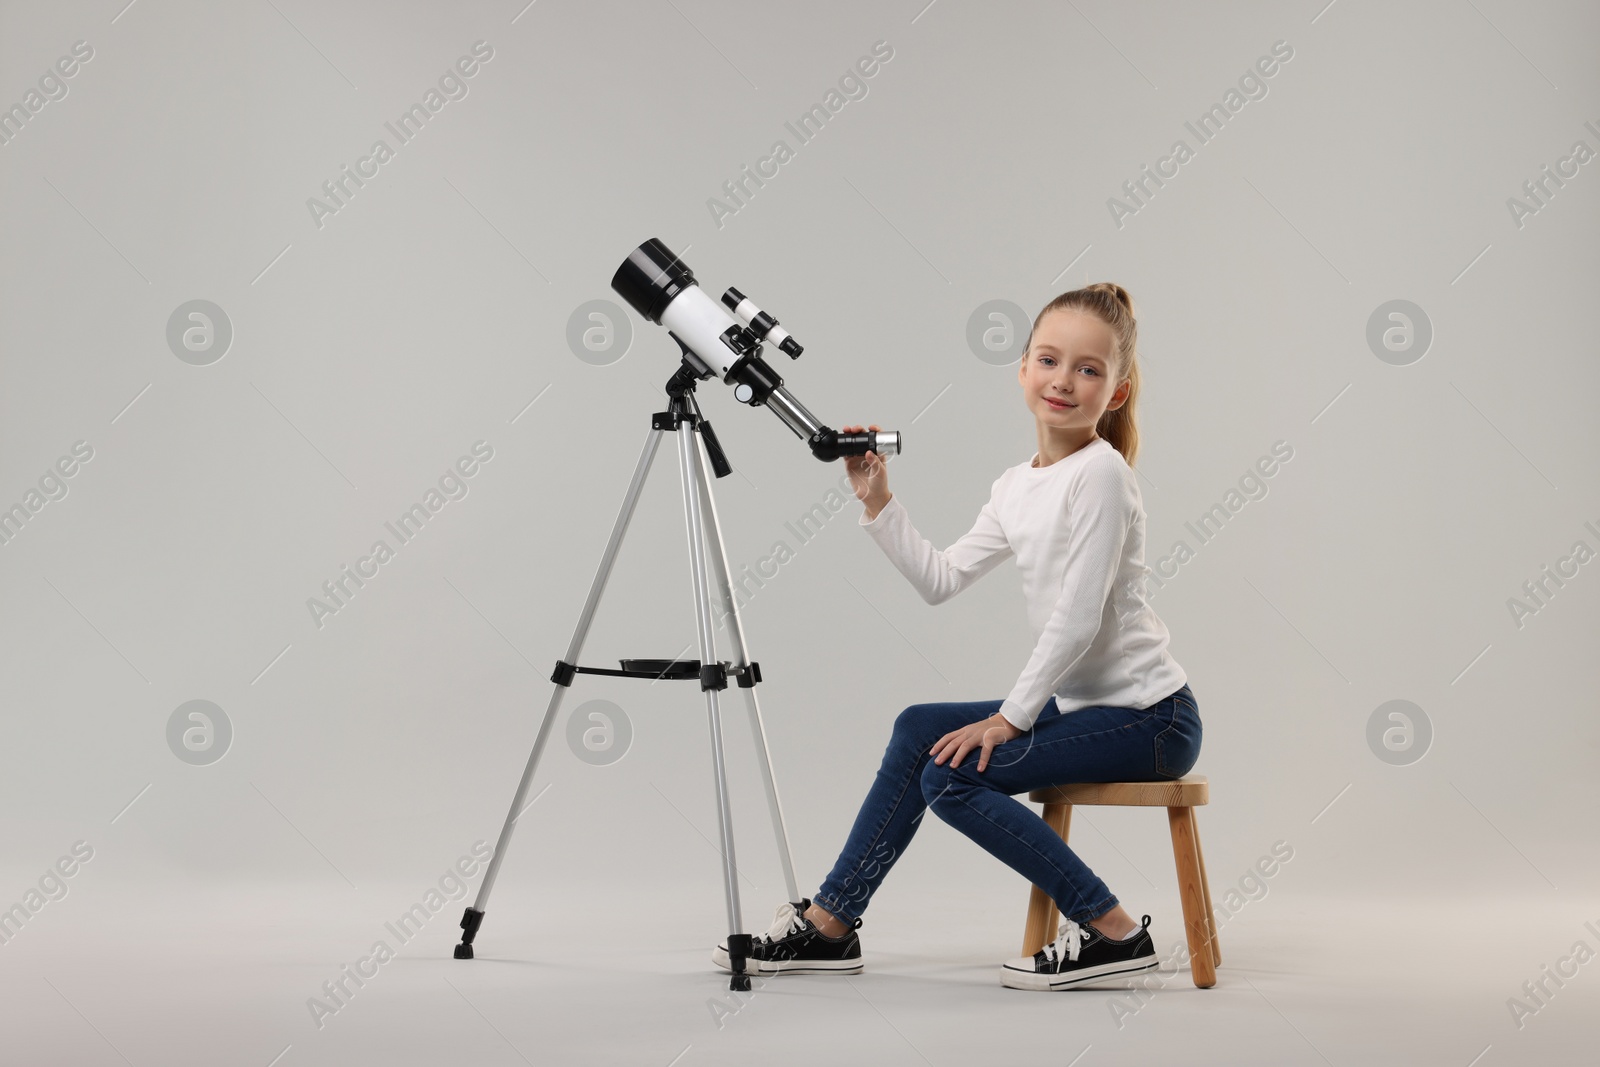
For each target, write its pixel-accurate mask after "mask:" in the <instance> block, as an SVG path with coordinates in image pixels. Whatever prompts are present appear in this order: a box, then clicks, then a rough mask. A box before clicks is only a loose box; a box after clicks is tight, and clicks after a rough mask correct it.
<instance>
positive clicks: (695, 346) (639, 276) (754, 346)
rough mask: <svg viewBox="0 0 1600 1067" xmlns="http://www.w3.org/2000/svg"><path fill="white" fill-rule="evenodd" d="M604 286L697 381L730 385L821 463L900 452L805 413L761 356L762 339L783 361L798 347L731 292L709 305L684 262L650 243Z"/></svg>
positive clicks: (894, 438)
mask: <svg viewBox="0 0 1600 1067" xmlns="http://www.w3.org/2000/svg"><path fill="white" fill-rule="evenodd" d="M611 288H612V289H614V290H616V291H617V293H618V294H619V295H621V297H622V298H623V299H624V300H626V301H627V302H628V304H629V305H630V306H631V307H632V308H633V310H635V311H637V312H638V313H639V314H640V315H642V316H644V317H645V318H646V319H648V320H649V321H651V322H653V323H655V324H656V325H658V326H665V327H666V328H667V332H668V333H669V334H670V335H671V337H672V339H673V340H674V341H677V342H678V347H679V348H681V349H682V350H683V359H684V362H685V363H686V364H687V365H688V366H689V367H690V369H691V370H692V372H693V373H694V374H695V376H696V377H697V378H700V379H705V378H710V377H713V376H715V377H718V378H721V379H722V381H723V382H724V383H725V384H727V385H731V386H733V395H734V398H735V399H736V400H738V401H739V402H740V403H741V404H749V405H750V406H751V407H757V406H762V407H766V408H768V409H769V410H771V411H772V412H773V414H775V415H777V416H778V418H779V419H780V420H782V422H783V424H784V425H785V426H787V427H789V429H791V430H793V431H794V433H795V436H797V437H799V438H800V439H801V440H803V441H805V443H806V445H807V446H808V447H809V448H810V449H811V454H812V455H814V456H816V457H817V458H818V459H820V460H822V461H823V462H831V461H832V460H835V459H838V458H839V457H841V456H860V455H865V454H866V453H867V452H869V451H872V452H876V453H877V454H878V455H880V456H896V455H899V454H900V432H899V431H898V430H868V431H866V432H864V433H840V432H839V431H837V430H834V429H832V428H830V427H827V426H824V425H823V424H822V423H821V421H819V420H818V419H817V417H816V416H815V415H813V414H811V412H809V411H807V410H806V408H805V405H804V404H802V403H800V401H798V400H796V399H795V398H794V396H793V395H792V394H791V393H790V392H789V390H787V389H785V388H784V386H783V379H782V378H781V377H780V376H779V375H778V372H777V371H775V370H773V369H772V367H771V365H769V364H768V363H767V362H766V360H764V359H762V358H761V346H762V342H763V341H765V342H769V343H771V344H772V345H773V346H775V347H776V348H777V349H778V350H779V351H780V352H783V353H785V354H786V355H788V356H789V358H790V359H799V358H800V353H801V352H802V351H804V349H803V348H802V347H801V345H800V343H799V342H798V341H796V340H795V339H794V337H793V335H791V334H790V333H789V331H787V330H785V329H784V328H783V327H782V326H780V325H779V324H778V320H777V319H775V318H773V317H772V316H771V315H769V314H767V313H766V312H765V311H762V310H761V309H760V308H759V307H757V306H756V305H755V304H754V303H752V302H751V301H750V299H749V298H748V297H746V296H745V295H744V294H743V293H741V292H739V290H737V289H733V288H730V289H729V290H728V291H727V292H725V293H723V294H722V302H721V303H720V304H719V303H718V302H717V301H715V300H713V299H711V297H709V296H707V295H706V293H705V290H703V289H701V288H700V286H699V283H697V282H696V281H695V277H694V272H693V271H692V270H690V269H689V266H688V264H686V263H684V262H683V260H681V259H679V258H678V257H677V256H675V255H674V254H673V253H672V252H671V251H670V250H668V248H667V246H666V245H664V244H662V243H661V242H660V241H659V240H657V239H656V238H654V237H652V238H651V239H650V240H648V241H646V242H645V243H644V244H642V245H640V246H639V247H638V248H636V249H634V250H633V251H632V252H631V253H630V254H629V255H628V258H627V259H625V260H623V261H622V266H620V267H618V268H617V272H616V274H615V275H613V276H612V278H611Z"/></svg>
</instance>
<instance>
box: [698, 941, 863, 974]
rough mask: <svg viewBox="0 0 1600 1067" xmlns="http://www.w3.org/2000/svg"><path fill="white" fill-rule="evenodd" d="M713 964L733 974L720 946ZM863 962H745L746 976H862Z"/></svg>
mask: <svg viewBox="0 0 1600 1067" xmlns="http://www.w3.org/2000/svg"><path fill="white" fill-rule="evenodd" d="M711 962H712V963H714V964H716V965H717V966H718V967H720V968H721V969H722V970H724V971H727V972H728V973H729V974H732V973H733V964H732V961H731V960H729V959H728V950H727V949H725V948H723V947H722V946H721V945H718V946H717V947H716V948H714V949H712V950H711ZM862 967H863V961H862V960H860V959H853V960H753V959H750V958H748V957H746V958H745V961H744V970H745V973H746V974H756V975H768V974H860V973H861V971H862Z"/></svg>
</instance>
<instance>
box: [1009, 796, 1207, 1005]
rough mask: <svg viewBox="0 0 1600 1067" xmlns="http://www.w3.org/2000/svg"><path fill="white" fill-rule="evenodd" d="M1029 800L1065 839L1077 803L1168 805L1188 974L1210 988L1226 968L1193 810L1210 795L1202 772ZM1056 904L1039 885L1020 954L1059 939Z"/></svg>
mask: <svg viewBox="0 0 1600 1067" xmlns="http://www.w3.org/2000/svg"><path fill="white" fill-rule="evenodd" d="M1028 799H1029V800H1032V801H1036V802H1039V803H1042V804H1044V821H1045V822H1047V823H1049V824H1050V826H1051V828H1052V829H1054V830H1055V832H1056V833H1058V834H1060V835H1061V840H1063V841H1065V840H1066V839H1067V830H1068V828H1069V827H1070V826H1071V824H1072V805H1074V804H1097V805H1102V806H1104V805H1112V804H1135V805H1139V806H1141V807H1164V808H1166V809H1167V825H1168V827H1170V828H1171V830H1172V855H1173V858H1174V859H1175V860H1176V861H1177V865H1178V889H1179V892H1180V894H1181V896H1182V899H1183V925H1184V929H1185V931H1186V933H1187V934H1188V937H1189V973H1190V974H1191V975H1193V977H1194V984H1195V985H1197V986H1199V987H1200V988H1202V989H1207V988H1209V987H1211V986H1214V985H1216V984H1217V972H1216V968H1218V967H1220V966H1222V950H1221V948H1220V946H1219V945H1218V944H1217V922H1216V918H1215V917H1214V916H1213V915H1212V911H1211V886H1210V885H1209V884H1208V883H1207V882H1206V857H1205V853H1204V852H1202V851H1201V850H1200V830H1199V827H1198V826H1197V824H1196V823H1195V818H1194V809H1195V808H1196V807H1198V806H1199V805H1201V804H1204V803H1206V802H1207V801H1209V800H1210V799H1211V788H1210V786H1209V785H1208V784H1207V782H1206V776H1205V775H1203V774H1192V775H1189V776H1188V777H1186V778H1178V779H1175V780H1173V781H1158V782H1081V783H1076V784H1070V785H1057V786H1050V787H1048V788H1045V789H1034V790H1032V791H1030V792H1029V793H1028ZM1059 915H1060V912H1059V911H1058V910H1057V909H1056V902H1055V901H1054V900H1052V899H1051V898H1050V895H1049V894H1048V893H1046V892H1045V891H1044V890H1042V889H1040V888H1039V887H1038V886H1034V887H1033V892H1032V895H1031V896H1030V897H1029V900H1028V925H1027V928H1026V929H1025V930H1024V932H1023V935H1022V954H1023V955H1024V956H1032V955H1033V954H1034V953H1035V952H1038V951H1039V950H1040V949H1041V948H1043V947H1044V945H1045V942H1047V941H1054V940H1055V938H1056V926H1057V922H1056V920H1057V917H1058V916H1059Z"/></svg>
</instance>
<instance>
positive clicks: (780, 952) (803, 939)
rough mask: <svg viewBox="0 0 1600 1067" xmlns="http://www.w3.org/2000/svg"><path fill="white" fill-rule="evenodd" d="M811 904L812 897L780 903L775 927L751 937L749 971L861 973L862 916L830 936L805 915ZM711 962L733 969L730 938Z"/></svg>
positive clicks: (719, 948)
mask: <svg viewBox="0 0 1600 1067" xmlns="http://www.w3.org/2000/svg"><path fill="white" fill-rule="evenodd" d="M809 907H811V898H810V897H806V898H805V899H804V900H801V901H800V902H799V903H795V902H793V901H789V902H787V903H784V904H779V905H778V910H777V913H776V914H775V915H774V916H773V919H772V927H771V929H769V930H768V931H767V932H766V933H764V934H757V935H756V936H755V937H753V938H751V940H750V955H749V956H747V957H745V961H744V970H745V973H746V974H860V973H861V938H860V937H859V936H858V935H857V934H856V931H857V930H859V929H860V928H861V920H860V919H857V920H856V921H855V923H854V925H852V926H851V927H850V929H848V930H846V931H845V932H844V933H842V934H840V935H839V936H838V937H829V936H828V935H826V934H824V933H823V932H822V931H821V930H818V929H817V926H816V924H815V923H813V922H812V921H811V920H810V919H808V918H806V917H805V910H806V909H807V908H809ZM711 962H712V963H715V964H716V965H717V966H718V967H721V968H722V969H723V970H725V971H728V972H729V973H732V971H733V965H732V962H731V961H730V960H729V959H728V942H727V941H723V942H722V944H720V945H718V946H717V947H716V950H715V951H714V952H712V953H711Z"/></svg>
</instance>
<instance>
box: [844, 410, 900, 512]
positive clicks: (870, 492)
mask: <svg viewBox="0 0 1600 1067" xmlns="http://www.w3.org/2000/svg"><path fill="white" fill-rule="evenodd" d="M865 428H866V429H868V430H878V429H882V427H880V426H878V425H877V424H876V423H874V424H873V425H871V426H868V427H865ZM862 429H863V428H862V427H860V426H841V427H839V432H841V433H861V432H862ZM840 458H841V459H843V460H844V469H845V471H846V472H847V473H848V474H849V475H850V486H851V488H853V489H854V490H855V491H856V499H857V500H859V501H861V503H862V504H863V505H865V506H866V509H867V521H868V522H871V521H872V520H873V519H876V518H877V517H878V512H880V511H882V510H883V508H884V505H886V504H888V503H889V498H890V497H891V496H893V495H894V494H892V493H890V492H889V474H888V471H887V470H886V469H885V467H884V462H883V457H882V456H880V455H878V454H877V453H876V452H873V451H871V450H868V451H867V453H866V454H865V455H861V456H841V457H840Z"/></svg>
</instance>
